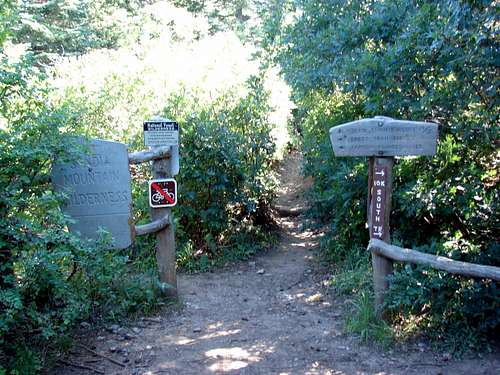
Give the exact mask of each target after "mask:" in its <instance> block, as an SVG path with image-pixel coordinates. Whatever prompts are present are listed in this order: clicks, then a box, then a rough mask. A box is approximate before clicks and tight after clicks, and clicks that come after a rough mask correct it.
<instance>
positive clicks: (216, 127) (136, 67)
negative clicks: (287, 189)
mask: <svg viewBox="0 0 500 375" xmlns="http://www.w3.org/2000/svg"><path fill="white" fill-rule="evenodd" d="M0 3H1V7H0V100H1V102H0V162H1V163H2V165H3V167H2V171H1V173H0V188H1V189H2V195H1V196H0V221H1V225H0V373H8V374H11V373H12V374H32V373H36V372H37V371H38V370H40V369H41V368H42V367H43V366H45V365H46V364H47V359H48V358H49V359H50V355H51V354H53V353H54V351H56V350H59V349H61V348H68V347H69V346H70V342H71V341H70V337H71V332H72V330H73V329H75V328H77V327H78V326H79V324H80V323H82V322H83V323H85V322H91V323H92V322H94V321H97V320H101V319H107V320H109V319H111V320H113V319H120V318H122V317H124V316H125V315H126V314H130V313H135V312H139V311H142V312H144V311H146V312H148V311H151V310H153V309H154V308H157V307H158V306H159V305H160V304H161V301H162V300H161V298H160V295H161V291H162V289H163V288H164V287H165V286H164V285H161V284H160V283H159V282H157V281H156V280H157V276H156V264H155V258H154V251H153V249H152V248H153V245H154V237H153V236H151V237H149V238H148V237H146V238H139V239H137V241H136V245H135V246H134V247H133V248H131V249H125V250H121V251H117V250H107V246H106V243H107V240H108V237H107V235H106V233H103V238H102V241H101V242H99V243H97V244H96V243H90V242H87V241H84V240H82V239H80V238H77V237H75V236H74V235H73V234H71V233H69V232H68V231H67V228H66V224H67V223H68V220H71V219H70V218H68V217H67V216H65V215H64V214H63V213H62V212H61V210H60V204H61V202H62V201H63V200H64V197H63V196H61V195H59V194H57V193H56V192H54V190H53V187H52V185H51V183H50V168H51V164H52V161H53V160H55V159H56V158H59V159H61V158H62V159H66V160H73V159H74V158H76V157H77V154H78V153H75V154H72V153H71V152H70V151H69V150H72V149H75V148H76V149H78V147H77V146H74V145H72V144H71V142H72V141H71V140H72V136H74V135H84V136H88V137H100V138H103V139H113V140H117V141H121V142H125V143H128V144H129V145H130V149H131V150H138V149H142V148H143V147H144V146H143V140H142V132H141V128H142V126H141V125H142V121H144V120H145V119H147V118H149V117H151V116H153V115H155V114H160V115H163V116H166V117H169V118H173V119H175V120H177V121H178V122H179V123H180V126H181V155H182V156H181V173H180V175H179V176H178V181H179V188H180V202H181V204H179V206H178V207H176V208H175V217H176V227H177V228H176V237H177V242H178V249H179V253H178V264H179V265H180V266H182V267H184V268H186V269H189V270H198V269H203V268H206V267H207V266H209V265H210V264H212V263H215V262H217V261H218V259H220V258H221V257H223V259H228V258H233V257H237V256H248V255H249V254H250V253H253V252H255V251H257V250H258V249H260V248H262V247H264V246H267V245H268V244H269V240H270V236H269V231H267V230H264V229H265V228H266V225H268V224H270V217H269V216H268V207H269V204H270V201H271V199H272V197H273V180H272V175H271V173H270V167H271V163H272V161H273V158H274V154H275V147H274V143H273V140H272V138H271V136H270V131H271V129H272V128H273V126H272V125H271V123H270V121H269V114H270V113H271V112H272V108H271V106H270V102H271V99H270V97H269V94H268V92H267V90H266V89H265V86H266V85H268V82H267V81H268V76H269V75H266V74H264V73H262V74H261V73H259V71H258V64H256V63H254V62H249V55H250V54H251V51H247V48H245V47H244V46H243V45H242V44H241V43H240V42H239V40H238V38H237V37H236V36H234V35H233V34H231V33H228V32H226V33H224V34H216V35H213V36H209V35H208V29H209V27H208V25H206V24H205V23H204V22H203V21H202V20H199V19H196V18H194V17H192V16H190V15H189V13H187V12H186V11H182V10H180V9H178V8H175V7H173V6H171V5H168V4H166V3H158V4H153V5H151V6H149V7H148V6H145V7H144V8H141V7H140V6H143V5H144V4H145V3H149V2H139V1H138V2H130V1H123V2H122V1H99V2H93V1H63V0H61V1H49V2H36V1H33V2H14V1H1V2H0ZM152 3H154V2H152ZM118 26H119V27H118ZM109 47H113V48H114V49H109ZM228 51H229V52H228ZM158 53H161V54H163V55H160V56H159V55H158ZM221 54H226V55H225V59H224V62H223V63H222V62H220V61H218V59H219V58H220V56H221ZM174 56H178V57H177V58H175V57H174ZM200 56H203V59H201V58H200ZM191 59H192V60H193V61H196V62H197V65H196V66H191V67H188V69H185V70H184V71H182V72H181V70H180V68H181V67H182V66H183V65H185V64H186V61H191ZM201 61H204V62H205V65H204V64H202V63H201ZM110 62H112V63H110ZM132 174H133V177H134V185H133V201H134V216H135V219H136V221H137V222H138V223H143V222H148V221H150V216H149V207H148V204H147V198H146V192H147V189H146V187H145V185H146V182H147V180H148V179H149V178H150V171H149V168H148V166H147V165H143V166H140V167H137V168H134V169H133V170H132ZM84 325H85V326H86V327H87V326H88V325H87V324H84Z"/></svg>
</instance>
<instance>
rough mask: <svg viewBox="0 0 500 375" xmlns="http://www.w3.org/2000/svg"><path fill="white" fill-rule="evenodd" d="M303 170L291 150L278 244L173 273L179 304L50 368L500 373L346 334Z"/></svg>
mask: <svg viewBox="0 0 500 375" xmlns="http://www.w3.org/2000/svg"><path fill="white" fill-rule="evenodd" d="M300 166H301V159H300V157H299V156H298V155H296V154H292V155H291V156H290V157H289V158H288V159H287V160H286V162H285V163H284V164H283V165H282V167H281V186H282V188H281V191H280V196H279V199H278V203H277V205H278V211H280V212H281V213H282V214H283V215H288V216H286V217H283V218H281V219H279V225H280V227H281V228H282V236H281V241H280V244H279V245H278V246H277V248H276V249H274V250H272V251H269V252H268V253H265V254H262V255H260V256H258V257H256V258H255V259H253V260H252V261H249V262H242V263H240V264H237V265H236V266H234V267H232V268H231V269H225V270H220V271H216V272H215V273H205V274H195V275H179V294H180V299H181V303H182V308H180V309H179V310H177V311H171V312H169V313H167V314H163V315H161V316H158V317H155V318H144V319H141V320H139V321H138V322H136V323H135V324H134V325H133V326H131V327H127V328H125V327H117V326H115V327H111V328H110V329H109V330H108V331H106V332H102V333H99V334H98V336H97V337H96V338H95V339H93V340H91V342H90V344H87V346H86V347H87V349H85V348H84V347H82V346H80V347H77V349H78V350H77V351H76V352H75V353H74V354H73V355H72V356H71V358H69V359H68V360H67V361H66V364H65V365H62V366H60V367H59V368H57V369H55V370H54V372H53V373H54V374H58V375H69V374H91V373H96V372H95V371H92V370H90V368H93V369H96V370H97V371H100V373H105V374H134V375H138V374H141V375H156V374H188V375H190V374H193V375H202V374H248V375H255V374H283V375H285V374H332V375H333V374H434V375H437V374H497V373H500V358H499V356H498V353H496V354H489V355H487V356H484V357H483V358H477V357H475V358H469V359H462V360H460V361H456V360H453V359H451V358H449V357H448V356H446V355H443V354H434V353H433V352H432V351H431V350H430V349H429V348H428V347H426V346H425V345H424V344H422V343H421V344H419V345H417V344H415V345H413V346H407V347H405V348H403V349H398V351H391V350H389V351H384V350H383V349H376V348H371V347H367V346H361V345H359V344H358V343H357V341H356V340H355V339H354V338H352V337H349V336H347V335H345V334H343V333H342V332H343V324H344V320H345V311H347V310H346V308H345V305H344V302H343V300H342V299H336V298H335V296H333V295H329V294H328V289H327V287H326V285H327V282H328V280H327V279H328V274H327V273H326V270H322V268H321V267H320V266H319V264H318V262H316V261H315V256H316V249H317V245H318V241H319V237H320V234H318V233H313V232H311V231H308V230H303V228H302V227H303V226H302V223H303V218H302V217H301V215H300V213H301V211H302V208H303V207H304V202H305V201H304V198H303V191H304V188H305V185H307V184H306V183H304V182H303V178H302V177H301V176H300ZM92 352H94V354H93V353H92ZM112 360H113V361H115V362H112ZM75 365H79V366H80V367H75ZM83 367H88V368H89V369H85V368H83ZM97 373H98V372H97Z"/></svg>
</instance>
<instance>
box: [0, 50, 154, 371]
mask: <svg viewBox="0 0 500 375" xmlns="http://www.w3.org/2000/svg"><path fill="white" fill-rule="evenodd" d="M0 65H1V66H0V71H1V72H2V73H1V74H0V92H2V95H3V96H2V97H1V106H0V163H2V166H3V167H2V171H1V173H0V188H1V190H2V194H1V196H0V221H1V225H0V371H12V373H13V374H14V373H22V374H28V373H35V372H37V371H38V370H39V369H40V368H41V367H42V366H43V365H44V363H45V358H44V355H45V354H46V353H47V352H50V350H51V349H52V350H53V349H57V348H58V347H59V344H60V343H61V342H62V341H64V340H65V337H66V336H67V335H68V333H69V332H70V330H71V329H72V328H74V327H75V325H76V324H77V323H79V322H80V321H82V320H84V319H95V318H98V317H99V316H105V317H108V318H115V317H118V316H123V315H124V314H126V313H131V312H134V311H139V310H142V311H144V310H148V309H152V308H154V307H155V306H156V305H157V303H158V297H159V294H160V290H161V288H160V287H161V286H160V285H157V283H156V282H154V281H148V280H149V279H150V280H155V278H153V277H149V278H148V277H147V276H144V275H140V276H139V275H130V274H129V271H130V267H129V266H128V264H127V261H128V258H127V257H126V256H125V255H124V254H123V253H121V252H118V251H112V250H105V246H104V244H102V245H99V244H98V245H92V244H89V243H86V242H85V241H82V240H80V239H78V238H76V237H75V236H73V235H72V234H71V233H69V232H68V231H67V229H66V224H67V223H68V220H69V219H68V218H67V217H65V215H64V214H63V213H62V212H61V210H60V208H59V207H60V203H61V202H62V198H63V197H62V196H60V195H58V194H57V193H55V192H54V191H53V188H52V185H51V183H50V168H51V163H52V161H53V160H54V159H55V158H63V159H66V160H72V159H73V160H74V158H75V155H71V153H70V151H69V150H71V149H74V148H75V147H74V145H71V141H70V140H71V137H70V136H71V135H73V134H74V129H75V128H77V127H76V126H75V123H76V121H77V120H78V119H77V117H75V115H74V114H71V113H69V112H67V109H66V108H64V107H62V108H56V107H52V106H50V104H48V103H49V101H48V97H49V93H50V90H49V89H48V88H47V86H46V83H45V79H44V76H43V75H42V74H40V73H39V72H37V70H36V69H35V68H34V67H33V64H32V60H30V59H29V58H21V60H20V61H19V62H17V63H15V62H12V61H11V60H10V59H9V58H8V57H7V55H5V54H3V53H2V54H1V56H0Z"/></svg>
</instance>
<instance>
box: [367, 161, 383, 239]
mask: <svg viewBox="0 0 500 375" xmlns="http://www.w3.org/2000/svg"><path fill="white" fill-rule="evenodd" d="M386 189H387V168H386V167H380V166H377V165H375V166H374V168H373V187H372V202H371V207H370V209H371V228H370V238H378V239H382V238H383V237H384V232H385V230H386V228H385V197H386V192H387V190H386Z"/></svg>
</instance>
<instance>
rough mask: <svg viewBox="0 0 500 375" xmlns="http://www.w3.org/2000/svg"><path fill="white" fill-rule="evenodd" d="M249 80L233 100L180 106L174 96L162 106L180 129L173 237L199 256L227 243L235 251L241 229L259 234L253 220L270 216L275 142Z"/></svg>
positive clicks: (260, 94)
mask: <svg viewBox="0 0 500 375" xmlns="http://www.w3.org/2000/svg"><path fill="white" fill-rule="evenodd" d="M248 86H249V87H248V94H247V95H246V96H244V97H241V98H239V99H236V100H234V99H232V98H231V96H232V94H231V93H228V94H226V95H224V96H222V97H220V98H219V99H218V100H217V101H216V102H213V103H211V104H210V106H206V107H205V106H199V105H197V104H194V106H193V105H188V106H186V103H185V99H186V97H183V100H180V98H179V97H178V96H174V97H173V98H172V100H171V101H170V103H169V104H167V106H166V109H165V114H166V115H167V116H169V117H171V118H176V119H178V120H179V123H180V128H181V130H182V133H181V137H182V141H181V150H180V153H181V155H182V157H181V163H182V167H181V170H180V174H179V176H178V182H179V205H178V206H177V207H176V208H175V210H174V211H175V214H176V215H177V217H178V221H177V222H178V226H177V229H178V238H179V239H180V242H181V246H188V247H189V248H192V249H193V250H194V251H195V252H196V253H197V254H198V255H199V256H202V255H206V256H208V257H209V258H214V257H215V256H216V255H221V254H225V255H229V256H231V254H227V253H228V249H232V250H233V251H232V252H237V253H240V254H241V249H240V248H239V246H238V243H241V236H246V235H251V234H252V233H253V235H257V236H258V237H259V238H262V240H264V239H265V237H263V236H262V235H259V233H262V231H261V230H260V229H259V226H261V227H262V226H266V225H270V224H271V221H272V219H271V217H270V216H269V211H268V210H269V206H270V203H271V200H272V198H273V196H274V183H273V182H274V180H273V177H272V173H271V164H272V162H273V160H274V152H275V147H274V143H273V141H272V139H271V138H270V134H269V133H270V130H271V125H270V123H269V121H268V119H267V116H268V113H269V107H268V104H267V93H266V91H265V90H264V89H263V87H262V82H261V80H260V79H259V78H257V77H254V78H251V79H250V81H249V82H248ZM255 240H256V239H254V240H253V242H254V244H255V245H257V247H258V246H259V243H260V241H255ZM264 242H265V241H264ZM188 243H190V244H191V245H187V244H188ZM248 248H249V249H250V248H252V246H251V244H248ZM222 249H226V251H225V252H222ZM252 251H255V250H252ZM229 253H231V251H229ZM202 259H205V258H202Z"/></svg>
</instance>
